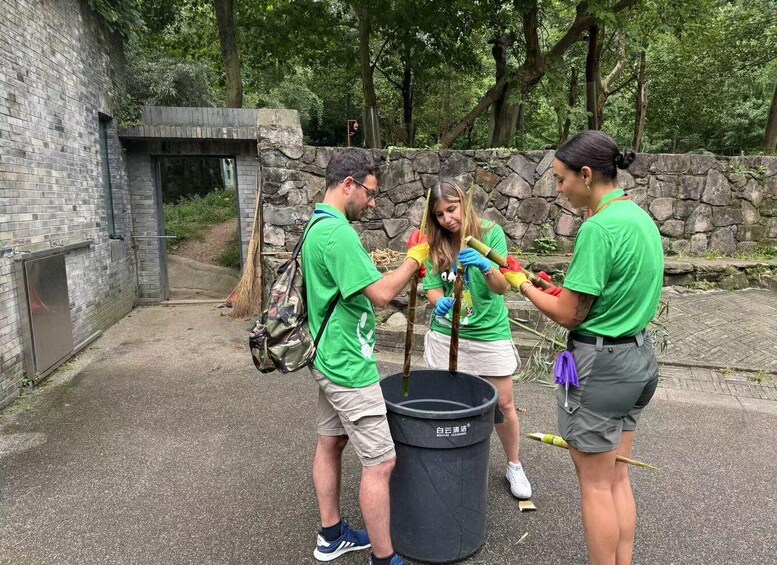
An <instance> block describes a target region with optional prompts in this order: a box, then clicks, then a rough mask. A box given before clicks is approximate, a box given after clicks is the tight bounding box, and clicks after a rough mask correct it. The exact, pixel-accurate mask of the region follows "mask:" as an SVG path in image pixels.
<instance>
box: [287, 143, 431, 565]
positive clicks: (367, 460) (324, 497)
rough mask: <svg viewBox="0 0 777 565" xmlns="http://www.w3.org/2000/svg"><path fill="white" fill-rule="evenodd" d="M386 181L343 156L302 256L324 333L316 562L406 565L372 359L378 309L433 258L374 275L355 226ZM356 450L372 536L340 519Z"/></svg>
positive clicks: (349, 154)
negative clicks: (348, 456)
mask: <svg viewBox="0 0 777 565" xmlns="http://www.w3.org/2000/svg"><path fill="white" fill-rule="evenodd" d="M380 176H381V175H380V169H379V167H378V165H377V164H376V163H375V162H374V160H373V159H372V156H371V155H370V154H369V153H367V152H366V151H363V150H360V149H351V150H347V151H343V152H341V153H338V154H336V155H334V156H333V157H332V159H331V160H330V161H329V164H328V165H327V168H326V194H325V195H324V200H323V202H322V203H321V204H318V205H316V209H315V211H314V217H313V220H312V221H311V224H310V225H309V227H308V229H309V233H308V234H307V237H306V239H305V243H304V244H303V247H302V272H303V273H304V276H305V286H306V292H307V305H308V323H309V327H310V332H311V335H315V336H317V335H318V333H319V331H321V328H322V327H323V335H322V336H321V338H320V341H319V344H318V349H317V353H316V358H315V361H314V362H313V365H312V366H311V367H310V372H311V374H312V375H313V377H314V379H315V380H316V382H317V383H318V385H319V395H318V408H317V432H318V444H317V446H316V455H315V459H314V461H313V482H314V484H315V488H316V498H317V499H318V507H319V512H320V514H321V531H320V533H319V535H318V538H317V543H316V549H315V551H314V552H313V555H314V557H315V558H316V559H318V560H319V561H331V560H333V559H336V558H337V557H339V556H340V555H342V554H344V553H346V552H349V551H354V550H359V549H365V548H368V547H370V545H371V546H372V555H371V560H370V563H372V564H373V565H402V564H404V561H403V560H402V558H401V557H399V556H398V555H396V554H395V553H394V549H393V546H392V544H391V532H390V520H389V517H390V508H389V479H390V477H391V473H392V471H393V470H394V466H395V461H396V455H395V452H394V442H393V441H392V439H391V434H390V432H389V427H388V421H387V420H386V404H385V402H384V400H383V394H382V392H381V388H380V385H379V384H378V381H379V376H378V369H377V363H376V359H375V355H374V354H373V349H374V346H375V314H374V312H373V306H378V307H383V306H386V305H387V304H388V303H389V302H390V301H391V300H392V299H393V298H394V297H395V296H396V295H397V294H399V292H400V291H401V290H402V289H403V288H404V287H405V286H406V285H407V283H408V282H409V281H410V279H411V278H412V277H413V275H414V274H415V273H416V271H417V270H418V268H419V266H420V265H423V263H424V261H426V259H427V258H428V257H429V245H428V244H426V243H421V244H418V245H415V246H414V247H412V248H410V249H409V250H408V253H407V258H406V259H405V261H404V262H403V263H402V265H400V266H399V268H398V269H396V270H395V271H392V272H390V273H387V274H386V275H381V273H380V272H379V271H378V270H377V269H376V268H375V265H374V264H373V262H372V260H371V259H370V256H369V255H368V254H367V251H366V250H365V249H364V246H363V245H362V243H361V240H360V239H359V236H358V234H357V233H356V231H355V230H354V229H353V227H351V225H350V222H353V221H355V220H358V219H359V218H360V217H361V216H362V215H363V214H364V212H366V211H367V209H368V208H374V207H375V197H376V195H377V193H378V189H379V184H380ZM322 216H323V219H320V220H318V221H316V219H317V218H321V217H322ZM313 222H315V225H313ZM332 305H334V309H333V310H332V311H331V315H330V316H329V318H328V320H327V322H326V324H324V319H325V316H326V314H327V313H328V312H329V311H330V308H331V307H332ZM349 440H350V442H351V444H352V445H353V446H354V449H355V451H356V453H357V455H358V457H359V460H360V462H361V464H362V479H361V488H360V493H359V504H360V506H361V510H362V515H363V517H364V522H365V525H366V531H365V530H353V529H352V528H351V527H350V526H349V525H348V524H347V522H345V521H343V520H342V518H341V516H340V478H341V466H342V463H341V460H342V453H343V450H344V449H345V446H346V445H347V443H348V442H349Z"/></svg>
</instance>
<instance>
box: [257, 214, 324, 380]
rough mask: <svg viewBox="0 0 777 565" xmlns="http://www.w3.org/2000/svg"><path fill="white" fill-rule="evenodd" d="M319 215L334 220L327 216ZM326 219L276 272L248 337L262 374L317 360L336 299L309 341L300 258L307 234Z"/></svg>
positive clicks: (287, 371) (315, 221)
mask: <svg viewBox="0 0 777 565" xmlns="http://www.w3.org/2000/svg"><path fill="white" fill-rule="evenodd" d="M317 213H318V212H317ZM321 213H322V214H326V216H331V217H334V216H332V215H331V214H329V213H327V212H321ZM326 216H324V215H322V216H319V217H318V218H315V219H314V220H313V221H312V222H311V223H310V225H309V226H308V228H307V230H306V231H305V233H304V234H303V235H302V237H301V238H300V239H299V241H298V242H297V246H296V247H295V248H294V251H293V252H292V254H291V259H289V260H288V261H287V262H286V263H284V264H283V265H281V266H280V267H279V268H278V277H277V278H276V279H275V281H274V282H273V284H272V287H271V288H270V299H269V302H268V305H267V309H266V310H265V311H264V312H263V313H262V317H261V318H260V319H259V320H257V321H256V325H255V326H254V329H253V330H252V331H251V333H250V334H249V336H248V343H249V346H250V347H251V357H252V358H253V360H254V365H256V368H257V369H259V370H260V371H261V372H263V373H270V372H272V371H275V370H278V371H279V372H281V373H284V374H286V373H290V372H292V371H296V370H298V369H301V368H302V367H304V366H305V365H307V364H309V363H311V362H312V361H313V359H315V357H316V347H317V346H318V340H319V339H320V338H321V336H322V335H323V333H324V329H325V328H326V324H327V322H328V321H329V317H330V316H331V315H332V312H333V311H334V309H335V306H337V299H338V298H339V295H338V296H337V297H336V298H335V299H334V300H333V301H332V304H331V305H330V306H329V308H328V309H327V312H326V315H325V316H324V321H323V322H322V323H321V329H320V330H319V331H318V335H317V336H316V339H315V340H311V338H310V331H309V329H308V327H307V326H308V324H307V318H308V309H307V306H306V304H305V298H306V296H305V280H304V278H303V274H302V261H301V260H300V258H299V254H300V251H301V250H302V244H303V242H304V241H305V237H307V234H308V233H310V230H311V229H312V228H313V226H314V225H316V223H318V222H319V221H320V220H323V219H324V218H325V217H326Z"/></svg>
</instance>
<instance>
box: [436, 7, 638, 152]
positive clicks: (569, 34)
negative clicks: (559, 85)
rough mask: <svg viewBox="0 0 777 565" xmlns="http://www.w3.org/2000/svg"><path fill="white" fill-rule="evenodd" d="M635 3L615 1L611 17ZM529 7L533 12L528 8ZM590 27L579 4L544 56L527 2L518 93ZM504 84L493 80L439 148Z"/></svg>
mask: <svg viewBox="0 0 777 565" xmlns="http://www.w3.org/2000/svg"><path fill="white" fill-rule="evenodd" d="M636 3H637V0H618V2H617V3H616V4H615V5H614V6H613V7H612V8H611V10H610V11H611V13H613V14H617V13H619V12H621V11H623V10H625V9H627V8H630V7H632V6H633V5H634V4H636ZM532 6H533V9H531V7H532ZM593 24H594V19H593V17H592V16H591V15H590V14H589V12H588V4H587V3H586V2H580V3H579V4H578V5H577V8H576V13H575V21H574V22H572V24H571V25H570V26H569V28H568V29H567V30H566V32H565V33H564V35H562V36H561V38H560V39H559V40H558V41H557V42H556V44H555V45H553V46H552V47H551V48H550V49H549V50H548V51H547V52H546V53H540V52H539V50H538V47H537V44H538V42H537V39H536V33H535V34H533V35H532V34H531V33H530V31H531V30H532V29H534V30H535V31H536V29H537V10H536V2H533V3H531V5H530V10H529V11H528V14H527V15H526V16H524V37H525V38H526V39H527V41H526V60H525V61H524V63H523V65H521V68H520V70H519V72H518V73H517V76H519V77H520V79H519V85H520V89H521V94H524V95H525V94H526V93H528V92H530V91H531V89H532V88H533V87H534V85H536V84H537V83H538V82H539V81H540V80H542V77H543V76H545V72H546V69H547V68H548V66H550V65H553V64H558V63H559V62H560V61H561V59H562V58H563V57H564V54H565V53H566V52H567V51H568V50H569V48H570V47H571V46H572V45H573V44H574V43H575V42H576V41H577V40H578V39H579V38H580V35H581V34H582V33H583V32H584V31H585V30H586V29H588V28H589V27H590V26H592V25H593ZM532 53H536V57H532V56H531V54H532ZM505 83H506V80H502V81H497V82H496V84H494V85H493V86H492V87H491V88H489V89H488V91H486V93H485V94H484V95H483V98H481V99H480V102H478V103H477V105H476V106H475V107H474V108H473V109H472V110H470V111H469V112H468V113H467V115H466V116H464V117H463V118H462V119H461V121H460V122H459V123H458V124H456V125H455V126H454V127H453V129H451V131H450V132H449V133H448V134H447V135H446V136H444V137H443V138H442V141H441V142H440V148H441V149H447V148H449V147H450V146H451V145H452V144H453V142H454V141H456V139H457V138H458V137H459V136H460V135H461V134H462V133H463V132H464V131H465V130H466V129H467V127H468V126H470V125H471V124H473V123H474V122H475V120H476V119H477V118H478V116H480V115H481V114H482V113H483V112H485V111H486V110H488V108H489V107H490V106H491V105H492V104H493V103H494V102H496V101H497V100H498V99H499V96H501V93H502V89H503V88H504V87H505Z"/></svg>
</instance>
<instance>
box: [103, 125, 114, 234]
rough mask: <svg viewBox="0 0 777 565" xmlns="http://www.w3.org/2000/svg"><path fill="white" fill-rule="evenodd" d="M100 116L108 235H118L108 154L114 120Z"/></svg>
mask: <svg viewBox="0 0 777 565" xmlns="http://www.w3.org/2000/svg"><path fill="white" fill-rule="evenodd" d="M99 116H100V165H101V167H102V173H103V195H104V197H105V210H106V226H107V228H108V235H109V236H111V237H113V236H115V235H116V224H115V223H114V218H113V189H112V187H111V165H110V159H109V152H108V129H109V128H110V126H111V121H112V118H111V117H110V116H106V115H105V114H99Z"/></svg>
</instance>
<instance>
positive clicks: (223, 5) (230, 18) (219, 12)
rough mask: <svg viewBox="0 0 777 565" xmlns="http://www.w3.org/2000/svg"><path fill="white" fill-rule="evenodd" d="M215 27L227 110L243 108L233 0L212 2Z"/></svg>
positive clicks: (215, 0)
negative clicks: (223, 77) (219, 47)
mask: <svg viewBox="0 0 777 565" xmlns="http://www.w3.org/2000/svg"><path fill="white" fill-rule="evenodd" d="M213 3H214V7H215V8H216V25H217V26H218V29H219V42H220V43H221V58H222V60H223V61H224V69H225V71H226V90H227V101H226V103H227V108H242V107H243V81H242V79H241V77H240V58H239V57H238V54H237V42H236V40H235V6H234V2H233V0H214V2H213Z"/></svg>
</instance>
